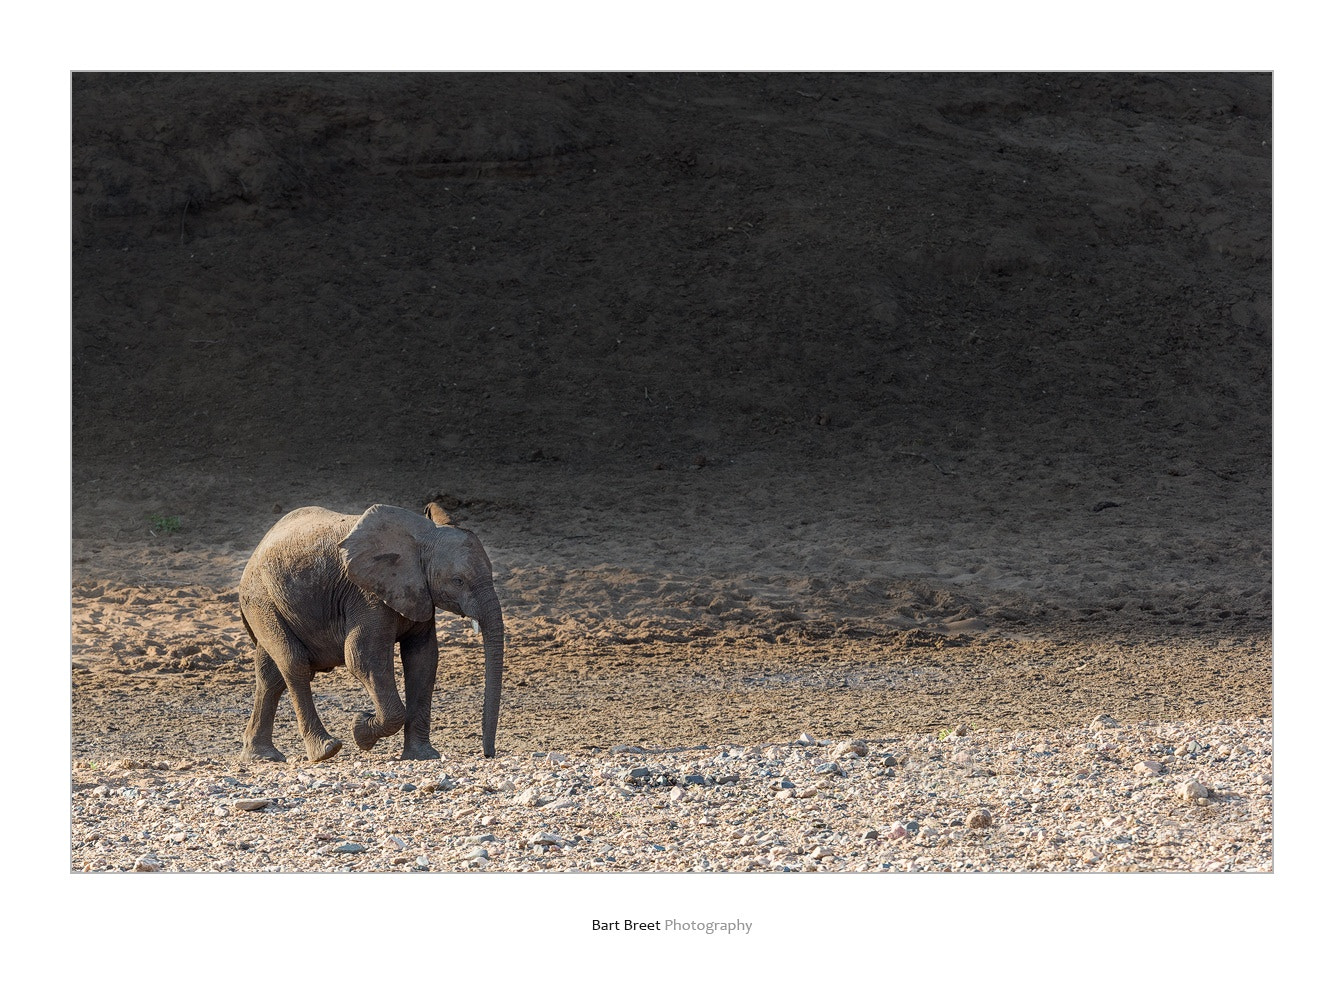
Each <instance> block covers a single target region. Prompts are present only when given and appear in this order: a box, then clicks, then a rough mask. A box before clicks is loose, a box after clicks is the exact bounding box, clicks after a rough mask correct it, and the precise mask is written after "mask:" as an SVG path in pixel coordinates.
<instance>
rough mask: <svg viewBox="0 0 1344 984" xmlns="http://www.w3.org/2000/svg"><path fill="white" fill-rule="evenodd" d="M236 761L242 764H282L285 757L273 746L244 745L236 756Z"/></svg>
mask: <svg viewBox="0 0 1344 984" xmlns="http://www.w3.org/2000/svg"><path fill="white" fill-rule="evenodd" d="M238 761H239V762H242V763H244V764H246V763H248V762H283V761H285V756H284V753H283V752H281V751H280V750H279V749H278V748H276V747H275V746H274V745H259V744H258V745H244V746H243V750H242V751H241V752H240V753H239V754H238Z"/></svg>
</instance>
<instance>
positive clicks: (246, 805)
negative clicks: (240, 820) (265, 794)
mask: <svg viewBox="0 0 1344 984" xmlns="http://www.w3.org/2000/svg"><path fill="white" fill-rule="evenodd" d="M270 805H271V800H267V799H238V800H234V801H233V808H234V809H235V810H264V809H265V808H266V807H268V806H270Z"/></svg>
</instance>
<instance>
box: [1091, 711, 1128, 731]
mask: <svg viewBox="0 0 1344 984" xmlns="http://www.w3.org/2000/svg"><path fill="white" fill-rule="evenodd" d="M1118 727H1120V722H1119V721H1117V720H1116V719H1115V718H1113V717H1111V716H1110V715H1109V714H1098V715H1097V716H1096V717H1094V718H1093V719H1092V723H1091V724H1089V725H1088V726H1087V730H1088V731H1104V730H1106V729H1108V728H1118Z"/></svg>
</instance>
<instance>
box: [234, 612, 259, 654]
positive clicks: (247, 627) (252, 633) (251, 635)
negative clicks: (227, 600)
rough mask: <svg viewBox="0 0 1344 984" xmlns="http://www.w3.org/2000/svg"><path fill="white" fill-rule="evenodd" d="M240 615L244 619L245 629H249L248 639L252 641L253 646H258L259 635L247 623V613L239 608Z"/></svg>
mask: <svg viewBox="0 0 1344 984" xmlns="http://www.w3.org/2000/svg"><path fill="white" fill-rule="evenodd" d="M238 614H239V615H241V616H242V617H243V628H245V629H247V637H248V638H249V639H251V640H252V645H254V646H255V645H256V644H257V634H256V633H255V632H253V631H252V626H251V625H249V624H248V622H247V612H245V611H243V610H242V609H241V608H239V609H238Z"/></svg>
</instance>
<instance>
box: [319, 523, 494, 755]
mask: <svg viewBox="0 0 1344 984" xmlns="http://www.w3.org/2000/svg"><path fill="white" fill-rule="evenodd" d="M340 555H341V563H342V564H344V565H345V573H346V575H347V576H348V577H349V578H350V580H351V581H353V582H354V583H355V584H357V585H359V587H361V588H363V589H364V590H365V591H367V592H370V593H371V594H373V595H374V596H376V597H377V598H379V599H380V600H381V601H382V602H383V604H385V605H387V606H388V607H389V608H392V609H394V610H396V611H397V612H400V613H401V614H402V615H404V616H406V617H407V618H409V619H411V620H412V621H415V622H427V621H429V620H430V619H432V618H433V617H434V609H435V608H442V609H443V610H444V611H447V612H452V613H453V614H454V615H461V616H463V617H464V618H469V619H472V620H473V621H475V622H476V623H477V624H478V625H479V626H480V629H481V637H482V639H483V640H484V642H485V707H484V709H483V710H482V714H481V744H482V746H483V748H484V751H485V756H486V758H493V757H494V755H495V730H496V728H497V727H498V725H499V698H500V691H501V688H502V684H503V677H504V617H503V615H502V613H501V612H500V608H499V598H498V596H496V594H495V583H494V573H493V571H492V570H491V567H490V558H489V557H488V556H486V553H485V548H484V547H483V546H481V541H480V540H479V539H477V537H476V534H475V533H472V532H470V531H469V530H464V529H460V528H458V527H456V526H449V525H438V524H436V523H435V522H434V521H433V520H431V519H429V518H427V517H426V516H422V515H420V514H418V513H414V512H411V511H410V510H409V509H401V508H398V507H397V506H381V505H380V506H370V507H369V508H368V510H366V511H365V512H364V514H363V515H362V516H360V517H359V521H358V522H357V523H356V524H355V526H354V528H353V529H352V530H351V531H350V532H349V533H348V534H347V535H346V537H345V539H344V540H342V541H341V544H340Z"/></svg>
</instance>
